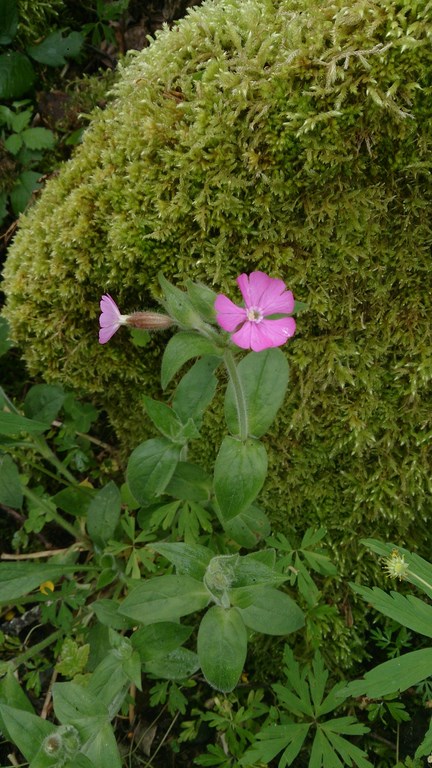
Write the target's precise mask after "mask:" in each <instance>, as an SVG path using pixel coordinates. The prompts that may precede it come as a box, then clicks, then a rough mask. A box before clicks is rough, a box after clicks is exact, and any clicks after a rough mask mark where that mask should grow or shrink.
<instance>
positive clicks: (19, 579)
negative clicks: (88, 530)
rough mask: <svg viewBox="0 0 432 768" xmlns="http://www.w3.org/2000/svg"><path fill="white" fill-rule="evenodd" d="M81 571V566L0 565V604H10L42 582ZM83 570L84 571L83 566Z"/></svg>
mask: <svg viewBox="0 0 432 768" xmlns="http://www.w3.org/2000/svg"><path fill="white" fill-rule="evenodd" d="M77 570H83V566H82V565H79V564H77V565H65V564H54V563H37V564H36V563H0V604H1V603H10V602H11V601H13V600H17V599H18V598H20V597H23V595H27V594H28V593H29V592H31V591H32V590H33V589H36V588H37V587H39V586H40V585H41V584H42V583H43V582H44V581H54V582H55V581H57V579H60V578H61V577H62V576H65V575H66V574H68V573H75V572H76V571H77ZM84 570H86V568H85V566H84Z"/></svg>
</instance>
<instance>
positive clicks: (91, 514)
mask: <svg viewBox="0 0 432 768" xmlns="http://www.w3.org/2000/svg"><path fill="white" fill-rule="evenodd" d="M120 512H121V495H120V491H119V489H118V488H117V486H116V484H115V483H114V482H113V481H112V480H111V481H110V482H109V483H108V484H107V485H106V486H105V487H104V488H102V489H101V490H100V491H99V492H98V493H97V494H96V496H95V497H94V498H93V499H92V500H91V502H90V505H89V507H88V510H87V532H88V535H89V536H90V538H91V540H92V541H93V542H94V543H95V544H97V545H98V546H100V547H103V546H104V544H106V543H107V541H108V540H109V539H111V538H112V537H113V536H114V531H115V529H116V528H117V525H118V522H119V520H120Z"/></svg>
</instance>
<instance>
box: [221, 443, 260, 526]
mask: <svg viewBox="0 0 432 768" xmlns="http://www.w3.org/2000/svg"><path fill="white" fill-rule="evenodd" d="M266 474H267V453H266V449H265V447H264V446H263V445H262V443H260V442H259V441H258V440H252V439H250V440H247V441H245V442H242V441H240V440H236V439H235V438H233V437H230V436H226V437H224V439H223V441H222V445H221V447H220V450H219V453H218V455H217V457H216V462H215V469H214V489H215V495H216V500H217V503H218V505H219V509H220V512H221V515H222V519H223V521H226V520H231V518H233V517H236V516H237V515H239V514H240V513H241V512H244V511H245V510H246V509H248V508H249V507H250V505H251V504H252V502H253V501H255V498H256V497H257V495H258V493H259V492H260V490H261V488H262V486H263V484H264V480H265V478H266Z"/></svg>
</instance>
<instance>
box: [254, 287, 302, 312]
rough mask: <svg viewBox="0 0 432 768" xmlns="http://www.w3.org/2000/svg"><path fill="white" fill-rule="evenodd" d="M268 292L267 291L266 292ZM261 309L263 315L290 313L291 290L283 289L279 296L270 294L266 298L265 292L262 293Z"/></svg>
mask: <svg viewBox="0 0 432 768" xmlns="http://www.w3.org/2000/svg"><path fill="white" fill-rule="evenodd" d="M267 293H268V292H267ZM261 301H262V303H261V311H262V313H263V315H264V316H267V315H279V314H284V315H290V314H291V313H292V312H293V311H294V296H293V294H292V291H284V292H283V293H282V294H281V295H280V296H275V295H274V294H273V296H271V297H270V298H269V299H267V294H266V295H263V297H262V300H261Z"/></svg>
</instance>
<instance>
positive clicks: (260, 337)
mask: <svg viewBox="0 0 432 768" xmlns="http://www.w3.org/2000/svg"><path fill="white" fill-rule="evenodd" d="M256 327H257V334H256V336H255V338H254V346H252V349H253V350H254V352H261V350H262V349H269V348H270V347H281V346H282V344H285V342H286V341H287V340H288V339H289V338H290V337H291V336H294V333H295V329H296V322H295V320H294V318H293V317H282V318H281V319H280V320H262V321H261V322H260V323H256Z"/></svg>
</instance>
